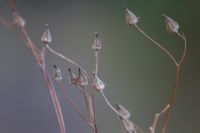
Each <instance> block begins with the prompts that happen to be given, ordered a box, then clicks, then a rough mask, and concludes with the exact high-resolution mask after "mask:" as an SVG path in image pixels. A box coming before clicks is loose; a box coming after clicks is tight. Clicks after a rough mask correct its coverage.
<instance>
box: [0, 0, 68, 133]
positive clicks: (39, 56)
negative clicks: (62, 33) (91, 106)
mask: <svg viewBox="0 0 200 133" xmlns="http://www.w3.org/2000/svg"><path fill="white" fill-rule="evenodd" d="M10 7H11V11H12V15H13V18H14V24H15V25H16V26H17V27H18V28H19V29H20V35H21V37H22V40H23V41H24V42H25V44H26V46H27V47H28V48H29V49H30V50H31V52H32V54H33V56H34V58H35V60H36V62H37V64H38V65H39V67H40V70H41V72H42V74H43V77H44V80H45V83H46V85H47V88H48V91H49V94H50V97H51V101H52V104H53V107H54V111H55V113H56V118H57V121H58V124H59V129H60V132H61V133H66V129H65V124H64V120H63V116H62V111H61V108H60V104H59V101H58V98H57V94H56V92H55V89H54V86H53V84H52V81H51V79H50V76H49V74H48V71H47V69H46V63H45V55H44V54H45V49H43V51H40V50H39V49H38V48H37V47H36V46H35V45H34V44H33V42H32V41H31V39H30V37H29V35H28V33H27V31H26V29H25V27H24V26H25V22H24V21H23V19H22V18H21V16H20V15H19V14H18V12H17V10H16V7H15V0H10ZM0 21H1V22H2V23H3V24H4V25H5V26H6V27H7V28H8V29H9V30H12V28H11V26H10V25H9V23H7V22H6V21H4V19H2V18H1V19H0ZM12 31H13V30H12Z"/></svg>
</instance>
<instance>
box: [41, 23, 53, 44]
mask: <svg viewBox="0 0 200 133" xmlns="http://www.w3.org/2000/svg"><path fill="white" fill-rule="evenodd" d="M41 41H42V42H43V43H44V44H49V43H51V42H52V38H51V33H50V30H49V25H48V24H45V31H44V33H43V35H42V38H41Z"/></svg>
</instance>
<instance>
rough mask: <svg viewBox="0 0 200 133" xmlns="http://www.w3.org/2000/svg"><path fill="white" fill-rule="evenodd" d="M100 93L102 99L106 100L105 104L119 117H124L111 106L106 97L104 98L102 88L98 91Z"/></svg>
mask: <svg viewBox="0 0 200 133" xmlns="http://www.w3.org/2000/svg"><path fill="white" fill-rule="evenodd" d="M100 92H101V95H102V96H103V98H104V100H105V101H106V104H107V105H108V106H109V107H110V108H111V109H112V110H113V111H114V112H115V113H116V114H117V115H118V116H120V117H122V118H123V119H126V118H125V117H124V116H123V115H121V114H120V113H119V112H118V111H117V110H116V109H115V108H114V107H113V106H112V104H111V103H110V102H109V101H108V99H107V98H106V96H105V94H104V92H103V90H101V91H100Z"/></svg>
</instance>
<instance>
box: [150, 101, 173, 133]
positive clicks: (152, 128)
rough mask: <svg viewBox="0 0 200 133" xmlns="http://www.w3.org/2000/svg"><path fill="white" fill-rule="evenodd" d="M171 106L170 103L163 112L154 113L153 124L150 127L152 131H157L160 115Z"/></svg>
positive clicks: (152, 132)
mask: <svg viewBox="0 0 200 133" xmlns="http://www.w3.org/2000/svg"><path fill="white" fill-rule="evenodd" d="M169 107H170V105H169V104H168V105H167V106H166V107H165V108H164V109H163V110H162V111H161V112H159V113H156V114H155V115H154V119H153V123H152V126H151V127H150V128H149V129H150V133H155V129H156V126H157V122H158V120H159V118H160V116H161V115H163V114H164V113H165V112H166V111H167V110H168V109H169Z"/></svg>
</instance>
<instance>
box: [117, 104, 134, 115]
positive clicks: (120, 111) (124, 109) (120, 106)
mask: <svg viewBox="0 0 200 133" xmlns="http://www.w3.org/2000/svg"><path fill="white" fill-rule="evenodd" d="M115 107H116V109H117V111H118V112H119V113H120V114H121V115H122V116H123V118H125V119H129V118H130V116H131V113H130V112H129V111H128V110H127V109H126V108H125V107H123V106H122V105H120V104H118V103H115Z"/></svg>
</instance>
